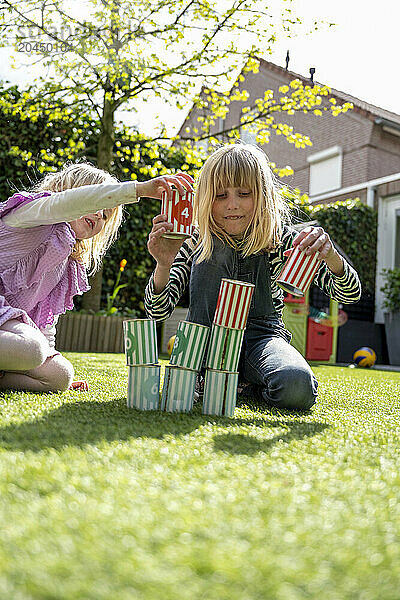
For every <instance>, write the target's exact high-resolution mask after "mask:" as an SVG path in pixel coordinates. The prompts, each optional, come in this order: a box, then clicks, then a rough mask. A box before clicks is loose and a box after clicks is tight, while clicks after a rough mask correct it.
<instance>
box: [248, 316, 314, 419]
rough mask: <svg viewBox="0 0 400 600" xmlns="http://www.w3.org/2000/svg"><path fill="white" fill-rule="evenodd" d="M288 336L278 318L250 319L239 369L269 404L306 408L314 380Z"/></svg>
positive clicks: (311, 403) (312, 398) (308, 405)
mask: <svg viewBox="0 0 400 600" xmlns="http://www.w3.org/2000/svg"><path fill="white" fill-rule="evenodd" d="M290 338H291V336H290V334H289V333H288V332H287V331H286V329H285V328H284V326H283V323H282V321H280V319H279V318H274V319H268V321H265V320H261V319H251V320H250V321H249V322H248V324H247V329H246V333H245V338H244V343H243V348H242V353H241V359H240V365H239V373H240V376H241V377H242V378H243V379H244V380H245V381H246V382H248V383H250V384H252V385H253V386H255V387H256V389H257V390H258V391H259V393H260V395H261V397H262V399H263V400H264V401H265V402H266V403H267V404H269V405H270V406H275V407H276V408H286V409H290V410H308V409H309V408H311V406H312V405H313V404H314V403H315V401H316V398H317V388H318V382H317V380H316V378H315V376H314V374H313V372H312V371H311V369H310V366H309V365H308V363H307V361H306V360H305V359H304V358H303V356H302V355H301V354H300V353H299V352H298V351H297V350H296V349H295V348H293V346H290V344H289V342H290Z"/></svg>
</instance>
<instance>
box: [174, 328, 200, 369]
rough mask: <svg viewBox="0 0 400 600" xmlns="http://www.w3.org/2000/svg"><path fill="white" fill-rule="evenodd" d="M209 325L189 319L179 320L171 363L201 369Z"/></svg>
mask: <svg viewBox="0 0 400 600" xmlns="http://www.w3.org/2000/svg"><path fill="white" fill-rule="evenodd" d="M209 331H210V329H209V327H206V326H205V325H199V324H198V323H189V321H179V325H178V331H177V332H176V336H175V342H174V345H173V348H172V353H171V357H170V359H169V363H170V365H174V366H176V367H183V368H185V369H193V370H194V371H199V370H200V369H201V366H202V362H203V358H204V352H205V350H206V345H207V339H208V334H209Z"/></svg>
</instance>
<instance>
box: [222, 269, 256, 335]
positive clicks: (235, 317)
mask: <svg viewBox="0 0 400 600" xmlns="http://www.w3.org/2000/svg"><path fill="white" fill-rule="evenodd" d="M254 287H255V286H254V284H253V283H246V282H244V281H235V280H233V279H221V287H220V289H219V296H218V301H217V308H216V309H215V315H214V323H215V324H216V325H222V326H223V327H231V328H233V329H244V328H245V327H246V322H247V317H248V314H249V310H250V303H251V298H252V295H253V292H254Z"/></svg>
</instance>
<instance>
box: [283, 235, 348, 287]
mask: <svg viewBox="0 0 400 600" xmlns="http://www.w3.org/2000/svg"><path fill="white" fill-rule="evenodd" d="M296 246H298V247H299V248H300V250H304V251H305V253H306V254H314V253H315V252H318V257H317V258H318V260H324V261H325V262H326V264H327V265H328V268H329V269H330V270H331V271H332V273H334V274H335V275H338V276H339V277H341V276H342V275H343V273H344V267H343V260H342V257H341V256H340V254H339V253H338V252H337V251H336V250H335V248H334V246H333V244H332V241H331V238H330V237H329V235H328V234H327V233H326V231H324V229H322V227H312V226H310V227H306V228H305V229H303V231H300V233H299V234H298V235H297V236H296V237H295V238H294V240H293V247H294V248H295V247H296Z"/></svg>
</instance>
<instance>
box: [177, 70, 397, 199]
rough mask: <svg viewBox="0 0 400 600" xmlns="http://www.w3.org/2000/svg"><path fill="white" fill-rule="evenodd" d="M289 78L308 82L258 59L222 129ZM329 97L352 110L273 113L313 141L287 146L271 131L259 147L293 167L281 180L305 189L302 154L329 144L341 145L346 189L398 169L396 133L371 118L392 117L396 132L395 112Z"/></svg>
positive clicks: (190, 121)
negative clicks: (244, 97)
mask: <svg viewBox="0 0 400 600" xmlns="http://www.w3.org/2000/svg"><path fill="white" fill-rule="evenodd" d="M293 79H301V80H302V81H303V82H304V83H305V84H307V85H310V80H309V79H306V78H304V77H302V76H300V75H298V74H296V73H293V72H291V71H286V70H285V69H283V68H282V67H279V66H277V65H274V64H273V63H271V62H268V61H265V60H263V59H260V70H259V73H248V74H246V75H245V80H244V81H243V82H240V83H239V89H240V90H247V91H248V92H249V98H248V100H246V101H245V102H237V101H235V102H232V103H231V105H230V110H229V113H228V114H227V116H226V118H225V121H224V128H229V127H231V126H233V125H235V124H237V123H238V122H239V120H240V115H241V112H242V109H243V107H244V106H250V107H251V106H254V102H255V100H256V99H257V98H262V97H263V96H264V92H265V90H268V89H272V90H273V91H274V96H275V97H277V98H279V97H280V92H279V91H278V90H279V87H280V86H281V85H287V84H288V83H289V82H290V81H292V80H293ZM331 95H332V96H334V97H336V98H337V101H338V102H340V103H342V102H346V101H353V103H354V109H353V110H351V111H348V112H347V113H345V114H341V115H339V116H337V117H333V116H332V115H331V114H329V113H323V114H322V115H321V116H316V115H314V114H305V113H302V112H301V113H296V114H294V115H287V114H286V113H281V117H279V116H276V120H277V122H279V121H281V122H283V123H287V124H289V125H291V126H293V128H294V131H295V132H300V133H303V134H305V135H308V136H309V137H310V139H311V141H312V146H307V147H306V148H304V149H298V148H295V146H294V144H289V143H288V142H287V141H286V139H285V138H284V137H283V136H276V135H275V134H274V133H273V132H271V137H270V142H269V143H268V144H266V145H264V146H263V149H264V151H265V152H266V154H267V155H268V157H269V159H270V160H271V161H272V162H275V163H276V164H277V165H278V166H279V167H284V166H286V165H290V166H291V167H292V168H293V170H294V174H293V175H292V176H290V177H285V178H284V179H283V181H284V183H287V184H289V185H290V186H292V187H297V188H299V189H300V190H301V191H302V192H306V193H308V192H309V185H310V165H309V163H308V162H307V157H309V156H312V155H313V154H315V153H317V152H320V151H322V150H326V149H329V148H331V147H333V146H340V148H341V150H342V178H341V186H340V187H349V186H353V185H356V184H358V183H362V182H365V181H369V180H371V179H377V178H379V177H383V176H386V175H390V174H392V173H398V172H400V137H399V136H397V135H394V134H393V133H388V132H386V131H383V129H382V126H380V125H378V124H376V122H375V121H376V119H377V118H378V117H384V118H385V119H391V120H393V121H394V122H395V124H397V125H398V127H399V134H400V116H399V115H395V114H394V113H389V112H388V111H385V110H383V109H379V108H378V107H373V106H372V105H369V104H367V103H365V102H363V101H361V100H358V99H356V98H352V97H351V96H348V95H346V94H344V93H342V92H338V91H336V90H332V94H331ZM199 114H201V112H199V111H198V110H197V109H194V110H192V111H191V112H190V113H189V115H188V118H187V119H186V120H185V122H184V124H183V125H182V127H181V130H180V134H181V135H182V137H185V129H186V127H190V128H191V127H193V126H194V127H196V126H198V124H197V121H196V119H197V116H198V115H199ZM220 127H221V123H218V122H217V123H216V125H215V126H214V127H213V128H212V133H214V134H216V133H218V131H220V130H221V129H219V128H220ZM186 135H187V134H186ZM311 200H312V198H311Z"/></svg>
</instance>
